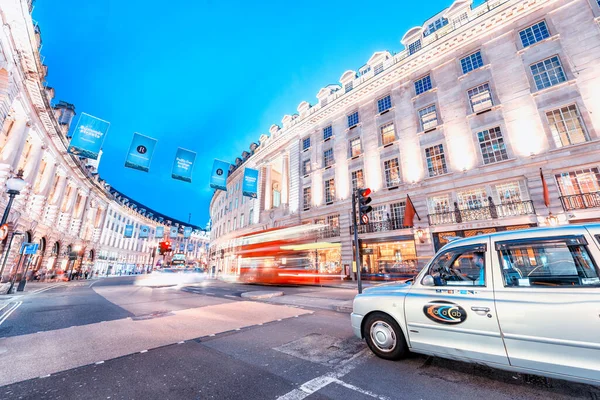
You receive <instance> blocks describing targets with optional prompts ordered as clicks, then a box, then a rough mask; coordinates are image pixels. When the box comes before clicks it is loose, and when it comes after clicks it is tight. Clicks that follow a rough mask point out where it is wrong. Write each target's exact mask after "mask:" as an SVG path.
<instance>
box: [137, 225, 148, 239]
mask: <svg viewBox="0 0 600 400" xmlns="http://www.w3.org/2000/svg"><path fill="white" fill-rule="evenodd" d="M148 236H150V227H149V226H148V225H142V226H140V235H139V237H141V238H147V237H148Z"/></svg>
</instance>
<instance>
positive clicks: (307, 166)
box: [302, 158, 311, 175]
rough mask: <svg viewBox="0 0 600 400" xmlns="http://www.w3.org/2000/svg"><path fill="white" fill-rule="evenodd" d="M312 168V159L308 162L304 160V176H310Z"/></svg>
mask: <svg viewBox="0 0 600 400" xmlns="http://www.w3.org/2000/svg"><path fill="white" fill-rule="evenodd" d="M310 171H311V168H310V158H309V159H308V160H304V161H302V174H303V175H308V174H310Z"/></svg>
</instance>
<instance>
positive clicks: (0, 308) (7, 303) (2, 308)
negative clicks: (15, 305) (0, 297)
mask: <svg viewBox="0 0 600 400" xmlns="http://www.w3.org/2000/svg"><path fill="white" fill-rule="evenodd" d="M10 303H12V302H11V301H7V302H6V303H4V305H3V306H2V307H0V311H2V310H4V308H5V307H6V306H7V305H9V304H10Z"/></svg>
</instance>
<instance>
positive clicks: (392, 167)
mask: <svg viewBox="0 0 600 400" xmlns="http://www.w3.org/2000/svg"><path fill="white" fill-rule="evenodd" d="M383 169H384V172H385V186H386V187H388V188H391V187H396V186H398V185H399V184H400V164H399V163H398V159H397V158H392V159H391V160H387V161H385V162H384V163H383Z"/></svg>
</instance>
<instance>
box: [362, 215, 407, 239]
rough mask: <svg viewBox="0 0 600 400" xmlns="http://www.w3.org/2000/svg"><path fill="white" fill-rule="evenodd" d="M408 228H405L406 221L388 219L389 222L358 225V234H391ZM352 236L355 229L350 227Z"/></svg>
mask: <svg viewBox="0 0 600 400" xmlns="http://www.w3.org/2000/svg"><path fill="white" fill-rule="evenodd" d="M406 228H409V227H408V226H404V220H403V219H402V218H399V219H388V220H387V221H374V222H369V223H368V224H366V225H358V233H377V232H389V231H395V230H398V229H406ZM350 234H351V235H353V234H354V229H353V228H352V227H350Z"/></svg>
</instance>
